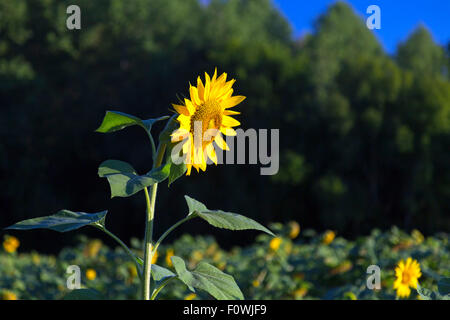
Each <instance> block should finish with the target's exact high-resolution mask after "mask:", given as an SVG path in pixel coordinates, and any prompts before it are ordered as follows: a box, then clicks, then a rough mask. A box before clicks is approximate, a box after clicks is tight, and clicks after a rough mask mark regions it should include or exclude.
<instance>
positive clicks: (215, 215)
mask: <svg viewBox="0 0 450 320" xmlns="http://www.w3.org/2000/svg"><path fill="white" fill-rule="evenodd" d="M184 197H185V198H186V202H187V204H188V207H189V215H195V216H197V217H200V218H202V219H203V220H206V221H207V222H208V223H209V224H210V225H212V226H214V227H217V228H223V229H229V230H259V231H263V232H266V233H268V234H270V235H271V236H275V235H274V234H273V233H272V231H270V230H269V229H267V228H266V227H264V226H262V225H261V224H259V223H258V222H256V221H255V220H253V219H250V218H247V217H244V216H242V215H240V214H237V213H232V212H225V211H222V210H209V209H208V208H206V206H205V205H204V204H203V203H201V202H200V201H197V200H195V199H192V198H191V197H189V196H184Z"/></svg>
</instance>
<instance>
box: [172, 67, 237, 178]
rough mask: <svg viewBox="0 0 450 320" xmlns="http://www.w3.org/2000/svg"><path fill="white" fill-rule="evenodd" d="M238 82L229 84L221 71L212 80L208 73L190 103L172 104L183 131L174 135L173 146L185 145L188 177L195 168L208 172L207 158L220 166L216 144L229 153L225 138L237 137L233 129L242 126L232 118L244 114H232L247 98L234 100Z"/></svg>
mask: <svg viewBox="0 0 450 320" xmlns="http://www.w3.org/2000/svg"><path fill="white" fill-rule="evenodd" d="M235 82H236V80H235V79H232V80H229V81H227V74H226V73H222V75H220V76H219V77H217V69H215V71H214V75H213V76H212V78H211V77H210V76H209V75H208V73H206V72H205V83H204V84H203V82H202V80H201V79H200V77H197V86H192V85H190V87H189V93H190V99H187V98H185V99H184V103H183V105H178V104H172V106H173V108H174V109H175V111H176V112H177V113H178V114H179V115H178V117H177V118H176V119H177V121H178V122H179V123H180V127H179V128H178V129H177V130H175V131H174V132H173V133H172V135H171V136H172V139H171V140H172V142H179V141H182V143H183V145H182V146H183V149H182V154H183V156H185V157H186V158H185V163H186V167H187V172H186V175H190V174H191V169H192V167H194V168H195V169H196V170H197V172H199V169H201V170H202V171H205V170H206V162H207V158H209V159H211V161H212V162H213V163H215V164H216V165H217V155H216V151H215V149H214V146H213V141H214V142H215V143H216V144H217V145H218V146H219V147H220V148H221V149H222V150H229V147H228V145H227V144H226V142H225V140H224V139H223V137H222V134H225V135H228V136H235V135H236V131H234V129H233V127H236V126H239V125H240V122H239V121H237V120H236V119H234V118H232V117H231V116H232V115H237V114H239V113H240V112H237V111H232V110H229V109H230V108H232V107H234V106H236V105H238V104H239V103H241V102H242V101H243V100H244V99H245V97H244V96H232V94H233V89H232V86H233V84H234V83H235Z"/></svg>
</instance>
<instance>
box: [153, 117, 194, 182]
mask: <svg viewBox="0 0 450 320" xmlns="http://www.w3.org/2000/svg"><path fill="white" fill-rule="evenodd" d="M176 116H177V115H173V116H172V117H171V118H170V120H169V121H167V124H166V126H165V128H164V129H163V130H162V131H161V133H160V134H159V142H160V143H161V144H163V143H164V144H166V145H167V149H166V159H165V163H167V164H170V172H169V181H168V185H169V186H170V185H171V184H172V183H173V182H174V181H175V180H177V179H178V178H180V177H181V176H183V175H184V174H185V173H186V169H187V168H186V164H185V163H184V162H183V163H181V164H176V163H174V162H173V161H172V156H171V155H172V150H173V148H174V147H175V145H176V144H175V143H172V142H171V137H170V135H171V134H172V132H174V131H175V130H176V129H178V128H179V127H180V124H179V123H178V121H177V120H176Z"/></svg>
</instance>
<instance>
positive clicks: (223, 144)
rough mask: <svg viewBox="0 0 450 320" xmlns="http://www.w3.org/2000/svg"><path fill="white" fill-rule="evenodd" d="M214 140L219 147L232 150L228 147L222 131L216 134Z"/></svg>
mask: <svg viewBox="0 0 450 320" xmlns="http://www.w3.org/2000/svg"><path fill="white" fill-rule="evenodd" d="M214 141H215V142H216V143H217V145H218V146H219V148H221V149H222V150H227V151H228V150H230V148H229V147H228V145H227V143H226V142H225V140H223V138H222V135H221V134H220V133H218V134H217V135H216V137H215V139H214Z"/></svg>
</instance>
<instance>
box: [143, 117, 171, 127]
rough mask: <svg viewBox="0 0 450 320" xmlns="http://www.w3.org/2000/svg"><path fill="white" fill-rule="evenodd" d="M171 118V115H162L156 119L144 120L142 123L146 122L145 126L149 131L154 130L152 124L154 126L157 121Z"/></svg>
mask: <svg viewBox="0 0 450 320" xmlns="http://www.w3.org/2000/svg"><path fill="white" fill-rule="evenodd" d="M169 118H170V117H169V116H162V117H159V118H155V119H147V120H142V123H143V124H144V126H145V128H146V129H147V130H148V131H151V130H152V126H153V124H155V122H158V121H163V120H166V119H169Z"/></svg>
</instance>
